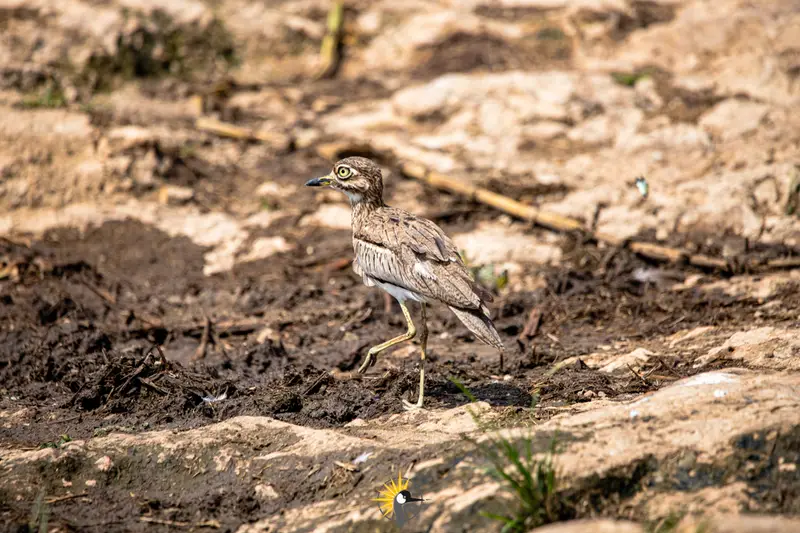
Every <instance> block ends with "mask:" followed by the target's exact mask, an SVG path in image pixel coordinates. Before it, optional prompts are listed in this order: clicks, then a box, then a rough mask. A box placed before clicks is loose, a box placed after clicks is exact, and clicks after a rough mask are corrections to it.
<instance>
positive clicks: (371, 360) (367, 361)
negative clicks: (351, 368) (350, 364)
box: [358, 352, 376, 374]
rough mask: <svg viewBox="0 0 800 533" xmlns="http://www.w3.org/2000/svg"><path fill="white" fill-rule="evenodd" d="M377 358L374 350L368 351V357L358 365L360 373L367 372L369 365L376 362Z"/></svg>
mask: <svg viewBox="0 0 800 533" xmlns="http://www.w3.org/2000/svg"><path fill="white" fill-rule="evenodd" d="M375 359H376V357H375V355H374V354H373V353H372V352H367V358H366V359H364V362H363V363H361V366H360V367H358V373H359V374H363V373H364V372H366V371H367V369H368V368H369V367H371V366H372V365H374V364H375Z"/></svg>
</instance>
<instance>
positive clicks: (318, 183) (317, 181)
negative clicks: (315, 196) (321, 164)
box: [306, 174, 333, 187]
mask: <svg viewBox="0 0 800 533" xmlns="http://www.w3.org/2000/svg"><path fill="white" fill-rule="evenodd" d="M332 181H333V178H332V177H331V175H330V174H328V175H327V176H322V177H321V178H314V179H313V180H308V181H307V182H306V187H325V186H327V185H330V184H331V182H332Z"/></svg>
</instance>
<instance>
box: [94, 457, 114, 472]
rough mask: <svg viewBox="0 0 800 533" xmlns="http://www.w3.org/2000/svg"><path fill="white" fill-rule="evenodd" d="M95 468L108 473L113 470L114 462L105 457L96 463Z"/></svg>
mask: <svg viewBox="0 0 800 533" xmlns="http://www.w3.org/2000/svg"><path fill="white" fill-rule="evenodd" d="M94 466H95V467H97V469H98V470H100V471H101V472H108V471H109V470H111V467H112V466H114V462H113V461H112V460H111V457H109V456H108V455H104V456H103V457H101V458H100V459H98V460H97V461H95V463H94Z"/></svg>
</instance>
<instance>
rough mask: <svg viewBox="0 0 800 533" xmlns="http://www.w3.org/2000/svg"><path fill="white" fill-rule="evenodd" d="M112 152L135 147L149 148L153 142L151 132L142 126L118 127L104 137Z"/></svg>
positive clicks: (153, 136)
mask: <svg viewBox="0 0 800 533" xmlns="http://www.w3.org/2000/svg"><path fill="white" fill-rule="evenodd" d="M106 137H107V139H108V142H109V146H110V149H111V151H112V152H124V151H126V150H130V149H131V148H133V147H136V146H149V145H152V143H153V142H154V141H155V138H156V137H155V134H154V133H153V131H152V130H150V129H147V128H144V127H142V126H120V127H117V128H114V129H112V130H111V131H109V132H108V135H107V136H106Z"/></svg>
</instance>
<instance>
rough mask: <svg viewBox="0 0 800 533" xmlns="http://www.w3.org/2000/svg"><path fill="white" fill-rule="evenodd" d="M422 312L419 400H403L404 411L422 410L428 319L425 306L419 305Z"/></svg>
mask: <svg viewBox="0 0 800 533" xmlns="http://www.w3.org/2000/svg"><path fill="white" fill-rule="evenodd" d="M421 311H422V331H421V332H420V334H419V343H420V351H421V355H420V362H419V399H417V403H411V402H409V401H407V400H403V407H404V408H405V409H406V411H412V410H414V409H421V408H422V400H423V398H424V397H425V350H426V349H427V348H428V317H427V316H426V313H425V304H421Z"/></svg>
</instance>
